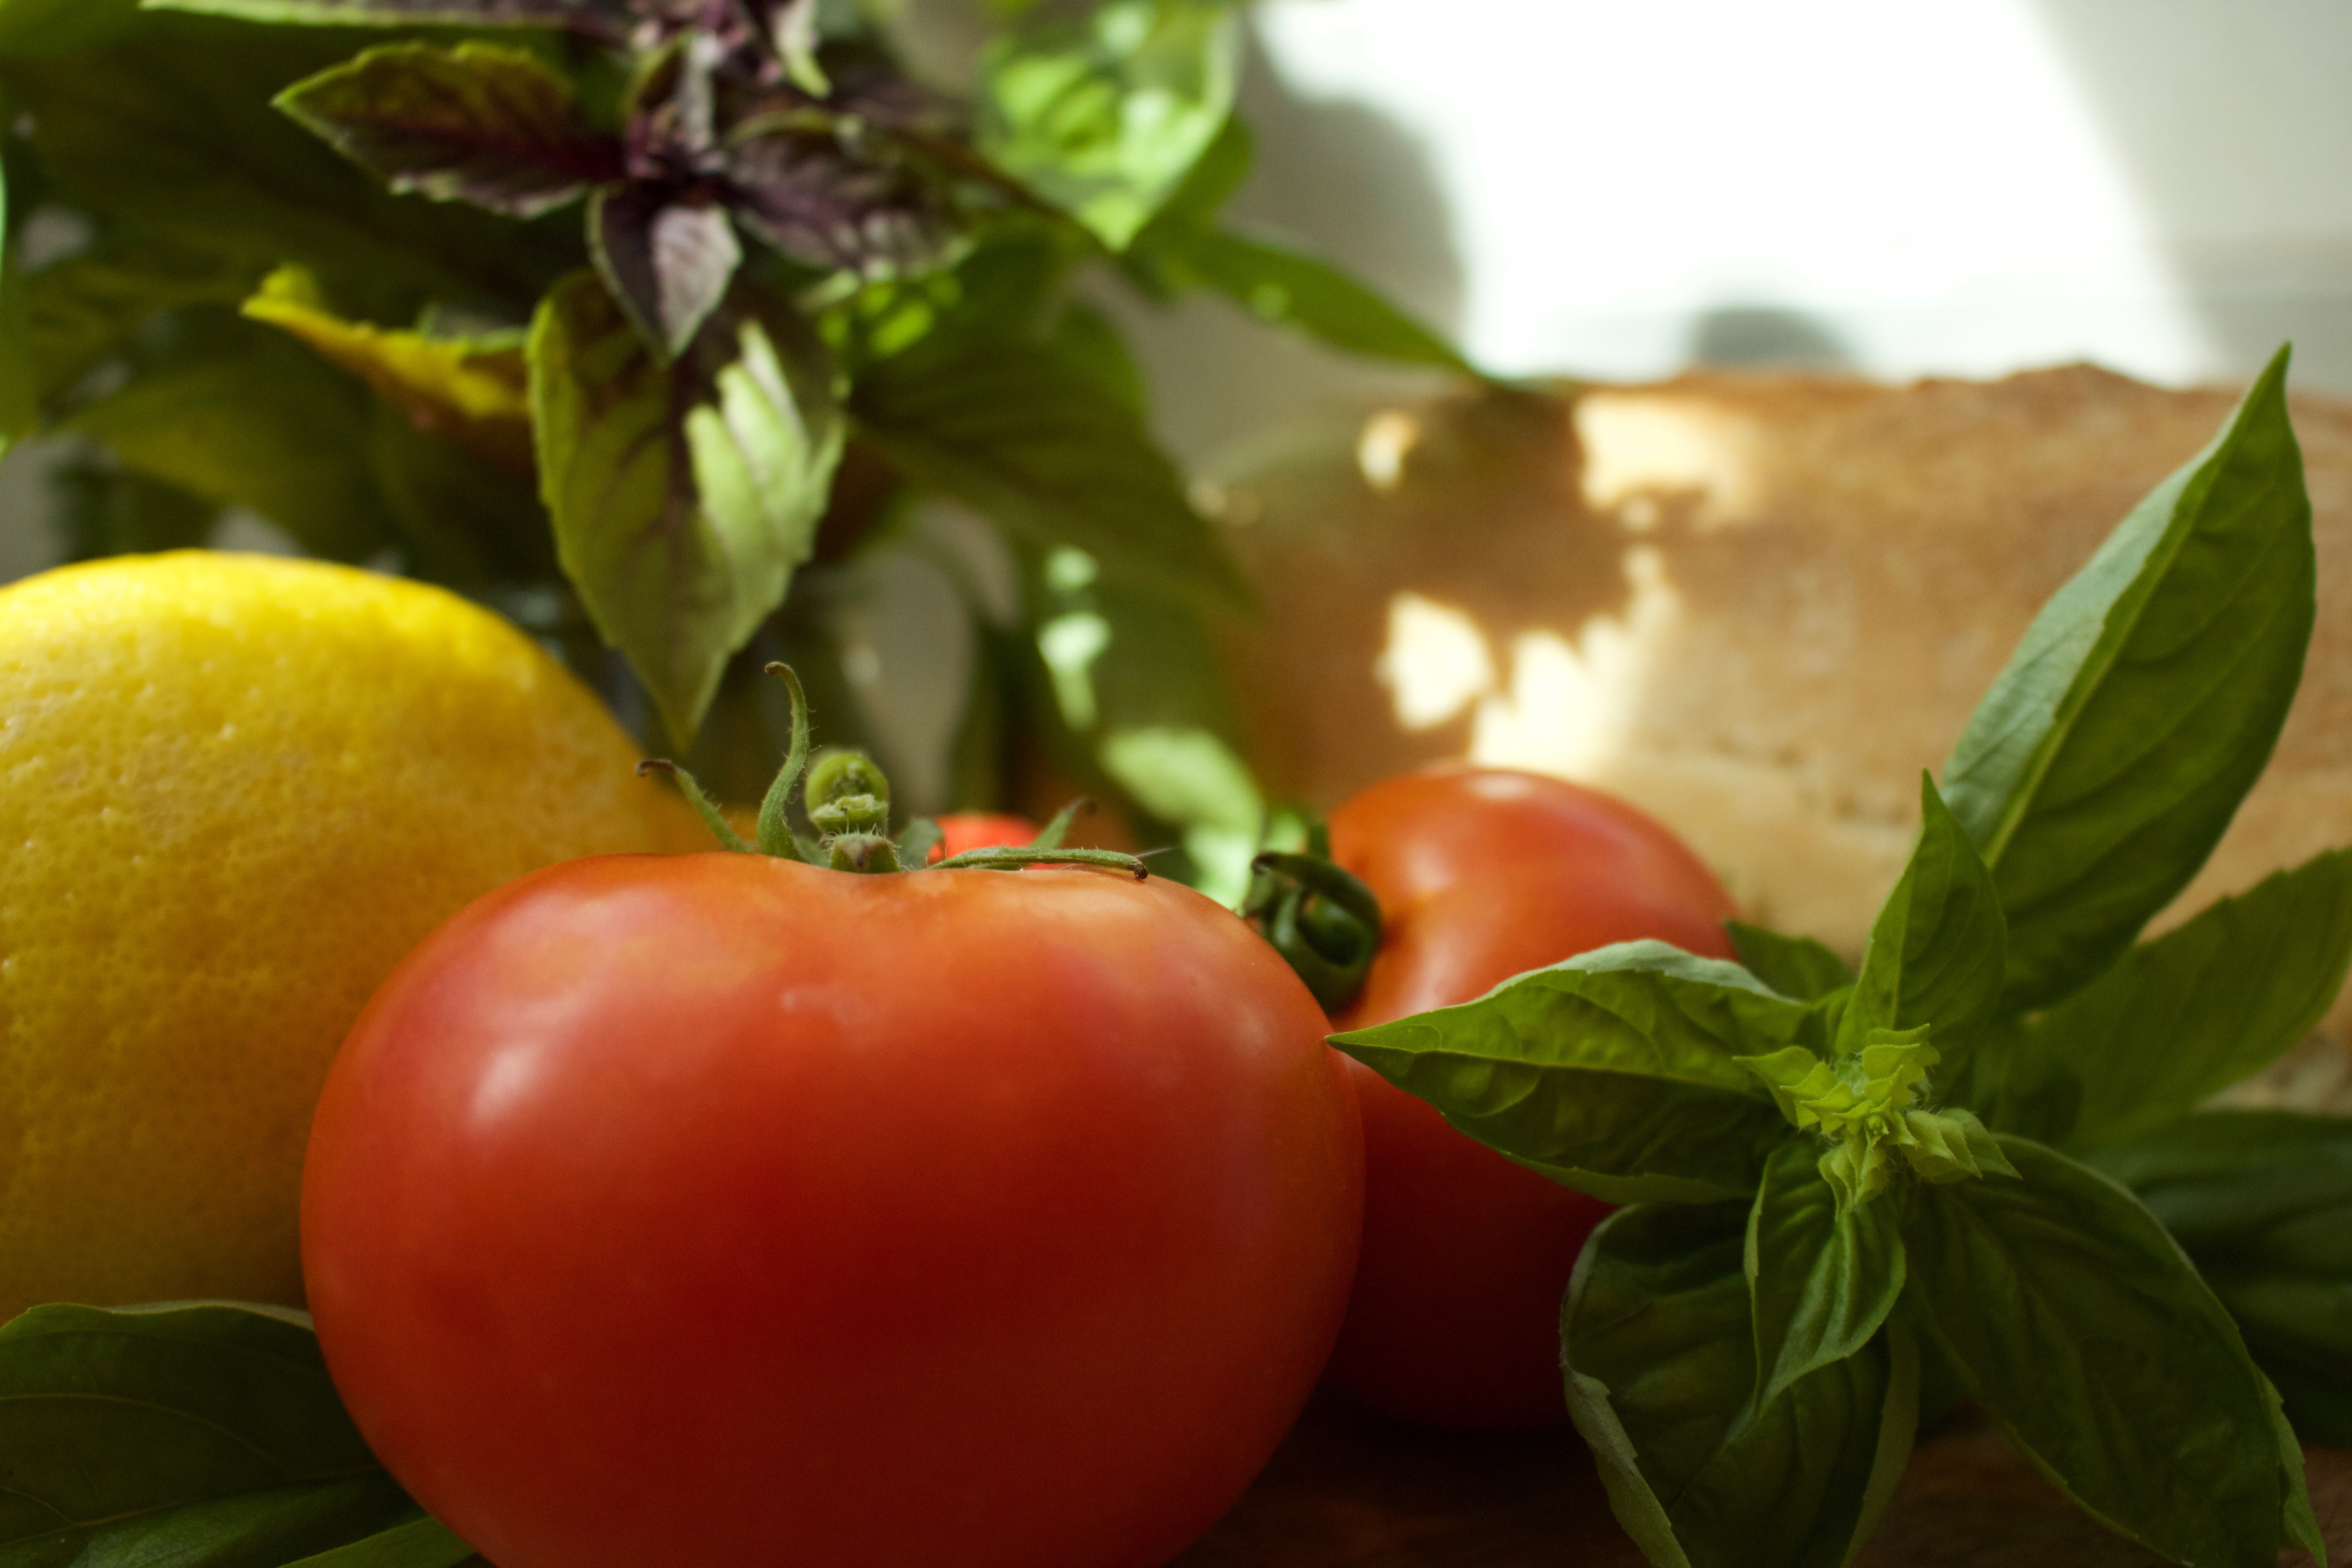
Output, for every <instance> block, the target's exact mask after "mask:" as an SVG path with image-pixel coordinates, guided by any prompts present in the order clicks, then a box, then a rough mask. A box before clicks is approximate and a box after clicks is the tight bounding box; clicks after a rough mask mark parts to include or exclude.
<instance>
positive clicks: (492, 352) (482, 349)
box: [239, 268, 535, 478]
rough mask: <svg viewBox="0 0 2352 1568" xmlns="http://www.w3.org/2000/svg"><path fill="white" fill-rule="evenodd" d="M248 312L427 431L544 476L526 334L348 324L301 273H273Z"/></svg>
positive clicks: (523, 472) (517, 470)
mask: <svg viewBox="0 0 2352 1568" xmlns="http://www.w3.org/2000/svg"><path fill="white" fill-rule="evenodd" d="M239 310H240V312H241V313H242V314H244V315H245V316H247V317H249V318H250V319H252V320H254V321H264V322H267V323H268V324H269V325H270V326H273V327H276V328H278V330H279V331H284V332H286V333H289V335H291V336H293V337H295V338H297V339H299V340H300V341H301V342H304V343H307V344H308V345H310V348H311V349H312V350H313V351H314V352H316V353H318V354H319V355H320V357H321V358H323V359H325V360H327V361H328V362H329V363H332V364H335V365H339V366H341V368H342V369H344V370H346V371H349V372H350V373H351V374H353V375H356V376H358V377H359V378H360V379H361V380H362V381H364V382H366V383H367V384H368V385H369V386H370V387H371V388H373V390H374V392H375V394H376V395H377V396H379V397H382V398H383V399H385V400H386V401H387V402H389V403H391V404H392V405H394V407H396V408H398V409H399V410H400V411H401V413H402V414H404V415H405V416H407V418H408V419H409V421H410V422H411V423H412V424H414V425H415V426H416V427H417V428H418V429H419V430H431V431H434V432H436V433H437V434H439V435H440V436H442V437H445V438H446V439H447V440H450V441H454V442H456V443H457V445H459V446H461V447H465V448H466V449H467V451H469V452H472V453H473V454H474V455H475V456H477V457H478V458H482V459H483V460H484V461H486V462H489V463H493V464H495V465H497V466H498V467H499V468H503V469H505V470H506V471H507V472H508V473H509V474H512V475H516V476H518V477H523V478H528V477H530V475H531V474H532V473H533V472H534V471H535V470H534V468H533V464H534V461H535V459H534V458H533V455H532V450H531V430H530V370H529V367H528V366H527V365H526V364H525V363H524V360H523V334H522V333H521V332H502V333H499V334H498V335H497V336H495V337H488V338H446V337H427V336H425V334H424V333H422V332H414V331H393V330H388V329H385V328H383V327H378V326H374V325H373V324H371V323H369V322H366V321H345V320H344V319H342V318H341V317H340V316H338V315H336V314H335V313H334V312H333V311H331V310H328V309H327V308H326V306H325V303H324V302H323V301H322V300H320V299H319V297H318V295H317V292H316V290H315V289H314V288H313V287H312V286H311V284H310V279H309V276H308V275H307V274H305V273H303V272H302V271H300V269H299V268H279V269H278V271H276V272H274V273H272V274H271V275H270V276H269V277H268V279H265V280H264V282H263V284H262V287H261V289H260V291H259V292H258V293H257V294H255V295H253V296H252V297H251V298H249V299H247V300H245V301H244V302H243V303H242V305H241V306H240V307H239Z"/></svg>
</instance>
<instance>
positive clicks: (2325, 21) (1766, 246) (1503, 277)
mask: <svg viewBox="0 0 2352 1568" xmlns="http://www.w3.org/2000/svg"><path fill="white" fill-rule="evenodd" d="M1255 34H1256V48H1255V53H1254V58H1253V60H1252V62H1251V73H1250V77H1249V79H1248V81H1247V83H1246V84H1245V86H1244V110H1245V111H1246V112H1247V113H1248V114H1249V115H1250V117H1251V118H1252V120H1253V121H1254V122H1255V124H1256V125H1257V127H1258V130H1259V132H1260V136H1259V144H1260V150H1261V170H1260V174H1259V176H1258V178H1257V179H1256V180H1255V182H1254V184H1253V185H1252V186H1251V188H1250V189H1249V190H1248V191H1247V192H1246V193H1245V195H1244V205H1245V207H1246V208H1247V209H1248V210H1249V211H1250V212H1251V213H1252V214H1253V215H1254V216H1257V217H1258V218H1259V219H1261V220H1263V221H1266V222H1270V223H1274V224H1277V225H1280V226H1286V227H1288V228H1290V229H1292V230H1293V231H1294V232H1296V233H1297V234H1300V235H1302V236H1303V237H1307V238H1308V239H1310V240H1312V241H1314V242H1315V243H1316V244H1317V245H1318V247H1321V248H1323V249H1324V250H1325V251H1326V252H1327V253H1329V254H1333V255H1336V256H1339V257H1340V258H1343V259H1345V260H1346V261H1347V262H1348V263H1349V265H1350V266H1352V267H1354V268H1357V269H1358V270H1359V271H1360V272H1362V273H1364V274H1365V275H1367V276H1369V277H1371V278H1374V279H1378V280H1379V281H1381V282H1382V283H1383V284H1384V285H1386V286H1387V287H1389V288H1390V289H1391V290H1392V291H1393V292H1395V293H1396V294H1398V295H1399V296H1400V297H1402V298H1403V299H1405V300H1407V301H1409V302H1410V303H1411V304H1412V305H1413V306H1414V307H1415V308H1416V309H1417V310H1420V311H1421V312H1422V313H1423V315H1424V316H1426V317H1428V318H1430V319H1431V320H1433V321H1436V322H1437V323H1439V324H1441V325H1444V326H1446V327H1448V328H1450V329H1452V330H1454V331H1456V332H1457V333H1458V334H1459V335H1460V337H1461V340H1462V341H1463V342H1464V343H1465V346H1466V347H1467V348H1468V349H1469V350H1470V352H1471V353H1472V354H1473V355H1474V356H1475V357H1476V358H1478V359H1479V360H1481V361H1482V362H1483V363H1486V364H1487V365H1489V366H1491V367H1493V368H1495V369H1496V370H1500V371H1505V372H1512V373H1552V372H1567V373H1573V374H1582V375H1589V376H1600V377H1612V378H1613V377H1625V378H1643V377H1651V376H1658V375H1664V374H1671V373H1673V372H1674V371H1675V370H1677V369H1679V368H1681V367H1683V366H1685V365H1686V364H1689V363H1696V362H1712V363H1797V364H1809V365H1813V366H1818V367H1822V368H1843V369H1850V370H1853V371H1856V372H1859V373H1862V374H1871V375H1876V376H1883V377H1891V378H1898V379H1900V378H1908V377H1912V376H1916V375H1924V374H1955V375H1971V376H1988V375H1999V374H2005V373H2007V372H2009V371H2011V370H2015V369H2020V368H2024V367H2028V366H2034V365H2044V364H2052V363H2062V362H2064V361H2069V360H2078V359H2087V360H2093V361H2096V362H2097V363H2102V364H2105V365H2107V366H2109V367H2111V368H2113V369H2116V370H2120V371H2125V372H2127V373H2129V374H2135V375H2138V376H2142V377H2144V378H2147V379H2150V380H2154V381H2158V382H2163V383H2168V384H2183V383H2188V382H2199V381H2228V380H2232V379H2238V378H2242V377H2244V376H2245V375H2247V374H2251V373H2252V371H2253V370H2254V369H2255V368H2257V367H2258V366H2259V365H2260V363H2262V361H2263V359H2264V358H2265V357H2266V356H2267V355H2268V353H2270V351H2271V350H2272V349H2273V348H2274V347H2275V346H2276V344H2277V343H2278V342H2279V341H2280V340H2281V339H2282V338H2285V337H2290V336H2292V337H2293V338H2294V339H2295V340H2296V349H2297V362H2296V363H2297V379H2298V381H2299V382H2301V383H2302V384H2305V385H2306V386H2310V387H2319V388H2327V389H2331V390H2336V391H2340V392H2345V393H2352V4H2347V3H2346V0H1642V3H1640V4H1628V3H1626V0H1267V3H1266V4H1265V5H1262V6H1261V7H1259V9H1258V11H1257V13H1256V21H1255ZM1214 309H1215V308H1214V307H1213V306H1208V305H1202V306H1199V307H1196V308H1191V309H1188V310H1185V311H1184V312H1182V313H1181V316H1180V318H1179V320H1178V321H1176V322H1174V323H1172V324H1171V325H1169V326H1167V327H1165V328H1163V329H1160V330H1153V329H1151V328H1150V327H1149V326H1144V327H1143V329H1142V330H1143V331H1145V334H1146V337H1147V340H1148V343H1149V352H1150V358H1151V359H1152V361H1153V363H1154V368H1155V369H1156V370H1158V371H1159V372H1160V374H1161V378H1162V384H1161V387H1160V396H1161V407H1162V417H1163V422H1164V423H1165V424H1166V425H1167V426H1168V428H1169V433H1170V434H1171V437H1174V438H1175V439H1176V440H1177V442H1178V444H1179V445H1180V446H1181V447H1183V448H1184V449H1186V450H1187V451H1188V452H1190V453H1192V454H1194V455H1200V454H1202V453H1204V452H1207V451H1212V450H1216V449H1219V448H1221V447H1223V446H1224V445H1225V444H1227V443H1229V442H1231V441H1233V440H1234V439H1236V438H1241V437H1249V436H1252V435H1254V434H1256V433H1258V432H1260V431H1261V430H1262V429H1263V428H1264V426H1265V422H1266V421H1267V420H1268V419H1270V418H1275V417H1277V416H1279V415H1280V413H1281V412H1282V410H1283V408H1284V406H1285V405H1288V404H1291V403H1295V402H1297V401H1298V400H1301V399H1306V400H1313V399H1315V398H1318V397H1330V396H1334V395H1337V394H1338V393H1339V390H1340V389H1342V388H1345V387H1348V386H1350V385H1353V384H1355V377H1354V375H1353V374H1352V373H1351V372H1349V370H1347V369H1344V368H1342V367H1339V366H1337V365H1335V364H1332V363H1328V362H1322V361H1319V360H1318V359H1317V358H1316V357H1315V356H1313V355H1311V354H1309V353H1306V352H1305V351H1296V350H1289V349H1287V348H1286V347H1283V348H1273V347H1265V346H1261V345H1258V344H1256V343H1255V342H1252V341H1251V340H1252V339H1253V337H1254V336H1255V334H1253V333H1251V332H1250V331H1248V330H1247V329H1237V328H1234V327H1232V326H1229V325H1227V324H1224V323H1221V322H1219V321H1214V320H1213V312H1214Z"/></svg>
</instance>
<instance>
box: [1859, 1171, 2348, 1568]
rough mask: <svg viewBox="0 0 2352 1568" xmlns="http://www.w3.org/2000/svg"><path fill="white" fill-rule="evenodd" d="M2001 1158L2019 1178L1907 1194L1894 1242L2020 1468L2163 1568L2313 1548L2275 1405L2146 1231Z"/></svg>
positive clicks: (2093, 1199) (2135, 1212) (2202, 1293)
mask: <svg viewBox="0 0 2352 1568" xmlns="http://www.w3.org/2000/svg"><path fill="white" fill-rule="evenodd" d="M2000 1146H2001V1150H2002V1152H2004V1153H2005V1154H2007V1155H2008V1157H2009V1159H2010V1162H2011V1163H2012V1164H2013V1165H2015V1166H2016V1168H2017V1170H2018V1172H2019V1173H2020V1175H2021V1177H2022V1178H2023V1179H2022V1180H2020V1181H1998V1182H1992V1181H1986V1182H1960V1183H1957V1184H1952V1185H1949V1186H1934V1185H1928V1184H1919V1185H1917V1186H1916V1187H1915V1188H1913V1190H1912V1200H1913V1201H1912V1205H1911V1209H1910V1214H1909V1215H1908V1217H1907V1219H1906V1224H1905V1226H1904V1241H1905V1243H1906V1248H1907V1250H1908V1253H1909V1257H1910V1276H1911V1281H1912V1284H1913V1286H1914V1287H1915V1289H1914V1290H1913V1292H1912V1295H1913V1299H1914V1300H1916V1302H1917V1304H1918V1306H1919V1308H1920V1310H1922V1312H1923V1313H1924V1315H1925V1316H1926V1317H1927V1320H1928V1321H1931V1322H1932V1323H1933V1324H1934V1325H1935V1330H1936V1332H1937V1337H1938V1339H1939V1340H1940V1341H1941V1342H1942V1344H1943V1346H1944V1347H1945V1349H1947V1350H1948V1352H1950V1353H1951V1355H1952V1358H1953V1360H1954V1361H1955V1362H1956V1363H1958V1366H1959V1368H1960V1371H1961V1372H1962V1373H1963V1374H1964V1375H1965V1376H1966V1377H1967V1378H1968V1379H1969V1383H1970V1384H1971V1385H1972V1387H1973V1388H1974V1389H1975V1391H1976V1393H1977V1394H1978V1396H1979V1398H1980V1399H1981V1400H1982V1401H1983V1402H1984V1404H1985V1405H1986V1406H1987V1407H1988V1408H1989V1409H1990V1411H1991V1412H1992V1414H1993V1415H1994V1416H1995V1418H1996V1419H1998V1420H1999V1421H2000V1424H2001V1426H2002V1427H2003V1429H2004V1430H2006V1431H2007V1432H2008V1434H2009V1436H2010V1437H2011V1440H2012V1441H2013V1442H2015V1443H2016V1445H2017V1447H2018V1449H2019V1451H2020V1452H2021V1453H2022V1454H2024V1455H2025V1457H2026V1458H2028V1459H2030V1460H2031V1461H2032V1463H2033V1465H2034V1467H2035V1468H2038V1469H2040V1470H2041V1471H2042V1473H2043V1474H2045V1475H2047V1476H2049V1477H2050V1479H2052V1480H2053V1481H2055V1482H2056V1483H2057V1484H2058V1485H2059V1486H2060V1487H2062V1488H2063V1489H2065V1491H2066V1492H2067V1494H2068V1495H2069V1496H2071V1497H2073V1498H2074V1500H2076V1501H2077V1502H2079V1503H2080V1504H2081V1505H2082V1506H2083V1507H2084V1509H2085V1510H2088V1511H2089V1512H2090V1513H2091V1514H2092V1515H2093V1516H2094V1517H2095V1518H2097V1519H2099V1520H2100V1521H2103V1522H2105V1524H2107V1525H2108V1526H2109V1527H2110V1528H2112V1529H2114V1530H2115V1531H2117V1532H2118V1533H2119V1534H2122V1535H2125V1536H2127V1537H2128V1538H2130V1539H2132V1540H2134V1541H2137V1542H2140V1543H2141V1544H2142V1545H2145V1546H2147V1547H2148V1548H2150V1549H2151V1550H2153V1551H2156V1552H2161V1553H2163V1554H2164V1555H2165V1556H2168V1557H2169V1558H2171V1559H2172V1560H2173V1561H2175V1562H2179V1563H2200V1564H2212V1565H2216V1568H2219V1565H2225V1564H2233V1563H2234V1564H2243V1565H2244V1568H2272V1565H2273V1563H2275V1562H2276V1560H2277V1549H2278V1548H2279V1547H2280V1546H2282V1545H2305V1546H2309V1545H2311V1544H2312V1543H2311V1542H2308V1541H2306V1540H2305V1539H2304V1535H2303V1532H2302V1531H2300V1530H2299V1529H2296V1528H2295V1527H2296V1526H2297V1525H2299V1524H2300V1522H2301V1519H2300V1517H2299V1515H2307V1514H2308V1512H2309V1507H2310V1503H2309V1498H2308V1496H2307V1495H2306V1494H2305V1491H2304V1484H2303V1451H2302V1449H2301V1448H2300V1447H2297V1446H2296V1445H2295V1442H2294V1435H2293V1434H2292V1433H2291V1432H2287V1431H2286V1430H2285V1427H2284V1421H2283V1420H2282V1419H2281V1418H2280V1417H2279V1415H2278V1401H2277V1395H2276V1394H2274V1393H2273V1391H2272V1389H2271V1386H2270V1384H2268V1383H2267V1382H2265V1381H2264V1379H2263V1374H2262V1373H2261V1372H2259V1371H2258V1370H2257V1369H2256V1368H2255V1366H2254V1363H2253V1362H2252V1360H2251V1359H2250V1358H2249V1357H2248V1355H2247V1353H2246V1347H2245V1344H2244V1342H2242V1340H2241V1338H2240V1336H2239V1333H2238V1329H2237V1325H2236V1324H2235V1323H2234V1322H2232V1321H2231V1317H2230V1314H2229V1311H2228V1310H2227V1309H2225V1308H2224V1307H2223V1306H2222V1304H2221V1301H2220V1300H2217V1299H2215V1297H2214V1295H2213V1292H2212V1291H2211V1290H2210V1289H2208V1288H2207V1286H2206V1285H2205V1283H2204V1282H2203V1281H2202V1280H2200V1279H2199V1278H2198V1277H2197V1273H2196V1270H2194V1269H2193V1268H2190V1267H2189V1260H2188V1259H2187V1258H2184V1257H2182V1256H2181V1252H2180V1248H2179V1247H2177V1246H2176V1245H2175V1244H2174V1243H2173V1241H2172V1238H2171V1237H2168V1236H2167V1235H2166V1234H2165V1231H2164V1227H2163V1226H2161V1225H2159V1224H2158V1222H2157V1219H2156V1216H2155V1215H2152V1214H2150V1213H2149V1212H2148V1211H2147V1208H2146V1207H2145V1206H2143V1205H2141V1204H2140V1203H2139V1201H2138V1200H2137V1199H2136V1198H2134V1197H2133V1196H2132V1194H2130V1192H2129V1191H2127V1190H2126V1188H2124V1187H2122V1186H2120V1185H2118V1184H2116V1183H2115V1182H2112V1181H2110V1180H2108V1179H2107V1178H2106V1177H2105V1176H2103V1175H2100V1174H2099V1173H2096V1172H2094V1171H2092V1170H2090V1169H2088V1168H2086V1167H2084V1166H2082V1165H2078V1164H2076V1163H2074V1162H2073V1161H2072V1160H2069V1159H2067V1158H2066V1157H2065V1156H2064V1155H2063V1154H2060V1153H2057V1152H2054V1151H2053V1150H2050V1149H2046V1148H2044V1147H2042V1145H2040V1144H2038V1143H2032V1142H2027V1141H2025V1140H2024V1139H2021V1138H2002V1139H2001V1140H2000ZM2319 1554H2320V1555H2323V1556H2324V1552H2320V1553H2319Z"/></svg>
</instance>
